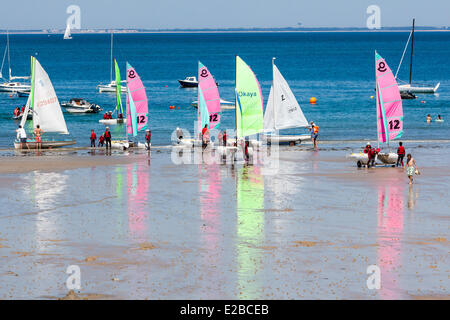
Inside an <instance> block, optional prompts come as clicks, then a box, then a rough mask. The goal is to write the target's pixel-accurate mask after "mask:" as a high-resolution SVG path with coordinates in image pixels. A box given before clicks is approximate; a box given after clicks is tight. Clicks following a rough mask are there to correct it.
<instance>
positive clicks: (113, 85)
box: [97, 33, 127, 93]
mask: <svg viewBox="0 0 450 320" xmlns="http://www.w3.org/2000/svg"><path fill="white" fill-rule="evenodd" d="M113 48H114V34H113V33H111V54H110V58H111V70H110V75H109V83H108V84H99V85H98V86H97V88H98V92H100V93H101V92H116V91H117V90H116V89H117V86H119V87H120V81H119V83H117V79H116V80H113V79H112V75H113V61H114V59H113ZM120 92H121V93H126V92H127V88H125V87H121V89H120Z"/></svg>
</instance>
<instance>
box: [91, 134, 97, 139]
mask: <svg viewBox="0 0 450 320" xmlns="http://www.w3.org/2000/svg"><path fill="white" fill-rule="evenodd" d="M95 139H97V135H96V134H95V132H92V133H91V140H95Z"/></svg>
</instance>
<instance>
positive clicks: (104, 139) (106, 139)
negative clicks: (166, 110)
mask: <svg viewBox="0 0 450 320" xmlns="http://www.w3.org/2000/svg"><path fill="white" fill-rule="evenodd" d="M151 139H152V132H151V131H150V130H149V129H147V131H146V132H145V148H146V149H147V150H150V143H151ZM90 140H91V148H95V145H96V141H97V134H96V133H95V131H94V129H92V130H91V137H90ZM104 145H105V147H106V149H111V131H109V127H106V128H105V132H104V133H103V134H102V135H101V136H100V137H99V138H98V147H103V146H104Z"/></svg>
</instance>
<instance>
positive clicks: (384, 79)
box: [350, 51, 403, 167]
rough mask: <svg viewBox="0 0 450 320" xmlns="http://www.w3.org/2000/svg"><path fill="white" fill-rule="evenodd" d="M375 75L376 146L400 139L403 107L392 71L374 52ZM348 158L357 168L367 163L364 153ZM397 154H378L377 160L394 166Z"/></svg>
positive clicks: (353, 154) (354, 154)
mask: <svg viewBox="0 0 450 320" xmlns="http://www.w3.org/2000/svg"><path fill="white" fill-rule="evenodd" d="M375 75H376V109H377V136H378V146H379V144H380V143H386V144H387V145H388V146H389V142H390V141H392V140H394V139H398V138H401V137H402V135H403V106H402V99H401V97H400V91H399V89H398V84H397V81H395V78H394V74H393V73H392V70H391V69H390V68H389V66H388V65H387V63H386V61H385V60H384V59H383V58H382V57H381V56H380V55H379V54H378V53H377V52H376V51H375ZM350 158H353V159H356V161H357V162H356V163H357V165H358V167H360V166H361V165H362V164H366V163H367V162H368V156H367V154H366V153H362V152H361V153H352V154H351V155H350ZM397 158H398V156H397V153H393V152H388V153H378V155H377V159H378V160H379V161H381V162H383V163H384V164H391V165H393V164H395V163H396V162H397Z"/></svg>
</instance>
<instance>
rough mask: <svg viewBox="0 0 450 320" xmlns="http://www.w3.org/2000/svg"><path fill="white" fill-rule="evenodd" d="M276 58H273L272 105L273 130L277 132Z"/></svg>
mask: <svg viewBox="0 0 450 320" xmlns="http://www.w3.org/2000/svg"><path fill="white" fill-rule="evenodd" d="M275 59H276V58H275V57H273V58H272V88H273V94H272V103H273V128H274V129H275V130H277V113H276V110H275Z"/></svg>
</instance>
